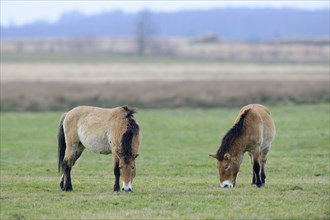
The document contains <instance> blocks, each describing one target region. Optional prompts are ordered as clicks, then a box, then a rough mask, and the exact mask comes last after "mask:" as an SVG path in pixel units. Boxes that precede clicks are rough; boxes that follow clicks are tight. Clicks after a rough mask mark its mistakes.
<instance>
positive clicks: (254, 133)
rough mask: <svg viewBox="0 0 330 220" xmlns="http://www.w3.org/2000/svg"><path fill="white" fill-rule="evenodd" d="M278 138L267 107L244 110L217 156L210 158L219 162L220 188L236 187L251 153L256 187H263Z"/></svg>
mask: <svg viewBox="0 0 330 220" xmlns="http://www.w3.org/2000/svg"><path fill="white" fill-rule="evenodd" d="M274 136H275V125H274V122H273V120H272V118H271V116H270V112H269V110H268V109H267V108H266V107H265V106H263V105H258V104H251V105H247V106H245V107H243V108H242V109H241V111H240V113H239V115H238V117H237V119H236V121H235V124H234V126H233V127H232V128H231V129H230V130H229V131H228V132H227V133H226V135H225V136H224V137H223V139H222V142H221V145H220V147H219V149H218V151H217V153H216V154H210V156H211V157H214V158H216V159H217V168H218V172H219V178H220V187H223V188H232V187H235V185H236V177H237V174H238V172H239V168H240V166H241V163H242V161H243V155H244V153H245V152H248V153H249V155H250V158H251V162H252V164H253V178H252V184H256V185H257V187H261V186H263V185H264V184H265V179H266V175H265V165H266V161H267V153H268V151H269V149H270V147H271V143H272V140H273V139H274Z"/></svg>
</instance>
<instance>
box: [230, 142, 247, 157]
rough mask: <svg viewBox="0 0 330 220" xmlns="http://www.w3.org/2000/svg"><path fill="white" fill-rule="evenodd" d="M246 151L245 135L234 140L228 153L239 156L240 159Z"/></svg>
mask: <svg viewBox="0 0 330 220" xmlns="http://www.w3.org/2000/svg"><path fill="white" fill-rule="evenodd" d="M245 151H246V146H245V140H244V138H243V137H239V138H236V139H235V140H234V141H233V143H232V145H231V147H230V148H229V150H228V153H229V154H230V156H231V157H237V158H238V159H241V157H242V156H243V154H244V152H245Z"/></svg>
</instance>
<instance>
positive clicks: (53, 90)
mask: <svg viewBox="0 0 330 220" xmlns="http://www.w3.org/2000/svg"><path fill="white" fill-rule="evenodd" d="M125 42H126V43H125ZM166 42H167V43H168V42H172V44H173V45H175V46H173V48H174V49H176V50H181V49H180V48H183V47H184V48H185V50H186V51H187V52H186V54H184V53H175V54H170V53H169V54H163V53H162V50H158V52H157V53H156V52H154V53H155V54H152V53H151V54H150V55H145V56H136V55H134V45H133V42H132V41H128V40H127V39H126V40H125V39H124V40H123V39H99V40H98V41H96V40H93V39H90V40H89V41H88V40H86V39H85V40H84V39H80V40H79V39H76V40H68V39H53V40H30V41H27V40H25V41H20V40H16V41H14V40H13V41H2V42H1V43H2V47H1V100H0V101H1V111H27V110H28V111H45V110H67V109H70V108H72V107H74V106H76V105H97V106H103V107H111V106H115V105H123V104H128V105H131V106H137V107H142V108H163V107H235V106H242V105H244V104H247V103H251V102H260V103H264V104H288V103H322V102H329V100H330V97H329V96H330V95H329V93H330V88H329V45H328V44H326V43H325V42H323V41H306V42H301V41H298V42H295V41H293V42H268V43H266V42H264V43H239V42H222V41H208V40H205V39H193V40H187V39H185V40H184V39H176V40H173V39H172V40H168V41H165V43H164V44H161V45H163V46H164V47H165V48H172V47H170V46H169V47H167V46H166V45H167V44H166ZM178 42H179V43H178ZM88 43H89V44H88ZM75 45H76V46H75ZM110 46H111V47H110ZM112 47H114V48H112ZM117 47H118V48H117ZM126 47H129V48H130V49H127V51H126V52H123V51H120V48H121V49H123V50H124V49H125V48H126ZM224 47H228V48H227V49H225V48H224ZM52 48H53V49H52ZM54 48H58V49H54ZM88 48H89V49H88ZM111 48H112V49H111ZM196 48H200V49H196ZM238 48H240V49H238ZM262 48H263V49H262ZM265 48H266V49H265ZM125 50H126V49H125ZM203 50H205V51H204V52H205V53H206V52H207V53H208V54H209V55H207V56H206V55H205V53H204V52H203ZM287 50H288V51H291V52H285V51H287ZM194 51H195V52H194ZM196 51H199V52H196ZM279 51H282V52H279ZM219 53H232V55H231V56H227V55H223V56H225V57H221V56H222V55H221V56H219ZM279 53H280V54H282V55H281V57H282V58H283V59H282V58H281V59H278V56H277V55H276V54H279ZM244 54H245V55H244ZM247 54H248V55H247ZM271 54H273V55H272V56H270V55H271ZM240 56H246V57H245V58H244V59H243V58H242V59H241V58H240ZM269 56H270V57H269ZM258 57H261V58H262V59H259V58H258ZM267 57H268V58H267ZM266 58H267V59H266Z"/></svg>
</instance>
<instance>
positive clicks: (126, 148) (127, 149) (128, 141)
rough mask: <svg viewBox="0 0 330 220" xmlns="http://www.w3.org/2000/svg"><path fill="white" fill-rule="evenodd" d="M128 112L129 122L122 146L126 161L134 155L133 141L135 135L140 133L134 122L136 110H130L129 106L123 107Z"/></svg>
mask: <svg viewBox="0 0 330 220" xmlns="http://www.w3.org/2000/svg"><path fill="white" fill-rule="evenodd" d="M122 108H123V109H124V110H125V111H126V113H127V114H126V116H125V118H126V119H127V120H128V124H127V129H126V132H125V133H124V134H123V137H122V140H121V145H122V155H121V156H122V157H124V160H125V161H128V160H130V159H131V158H132V157H133V155H132V139H133V136H134V135H137V134H138V133H139V125H138V124H137V123H136V121H135V120H134V118H133V117H134V113H135V110H134V109H130V108H129V107H127V106H123V107H122Z"/></svg>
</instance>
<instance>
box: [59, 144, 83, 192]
mask: <svg viewBox="0 0 330 220" xmlns="http://www.w3.org/2000/svg"><path fill="white" fill-rule="evenodd" d="M68 146H70V145H68ZM84 149H85V148H84V147H83V146H82V145H81V144H80V143H79V144H74V145H73V147H68V148H67V149H66V150H65V156H64V160H63V167H62V170H63V176H62V177H61V181H60V187H61V189H62V190H63V191H72V190H73V188H72V183H71V169H72V167H73V165H74V164H75V162H76V161H77V159H78V158H79V157H80V155H81V153H82V152H83V151H84Z"/></svg>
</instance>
